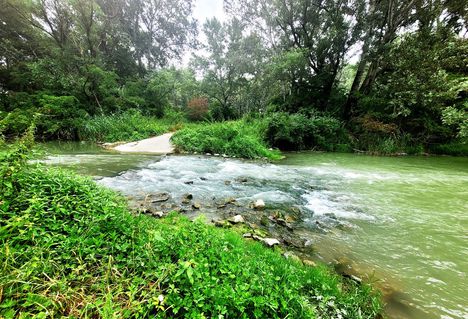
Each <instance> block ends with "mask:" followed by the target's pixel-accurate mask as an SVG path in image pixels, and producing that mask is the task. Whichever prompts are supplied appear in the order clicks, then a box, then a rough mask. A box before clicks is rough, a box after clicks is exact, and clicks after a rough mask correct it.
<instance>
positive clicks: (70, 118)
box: [36, 94, 88, 140]
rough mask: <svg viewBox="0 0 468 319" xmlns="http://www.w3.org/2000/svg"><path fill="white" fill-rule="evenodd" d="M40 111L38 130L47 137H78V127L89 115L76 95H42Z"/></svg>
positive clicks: (42, 135)
mask: <svg viewBox="0 0 468 319" xmlns="http://www.w3.org/2000/svg"><path fill="white" fill-rule="evenodd" d="M38 112H40V115H38V117H37V120H36V126H37V130H38V133H39V135H40V136H41V137H42V138H45V139H52V138H55V139H66V140H71V139H76V137H77V128H78V127H79V126H80V125H81V123H83V122H84V121H85V120H86V118H87V116H88V114H87V113H86V112H85V111H84V110H83V109H81V108H80V104H79V102H78V100H77V99H76V98H75V97H74V96H50V95H45V94H44V95H41V96H40V98H39V109H38Z"/></svg>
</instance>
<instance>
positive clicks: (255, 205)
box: [253, 199, 265, 210]
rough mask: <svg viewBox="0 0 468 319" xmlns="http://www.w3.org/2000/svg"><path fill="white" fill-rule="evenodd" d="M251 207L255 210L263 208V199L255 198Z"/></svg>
mask: <svg viewBox="0 0 468 319" xmlns="http://www.w3.org/2000/svg"><path fill="white" fill-rule="evenodd" d="M253 208H254V209H256V210H262V209H264V208H265V202H264V201H263V199H257V200H256V201H255V202H254V203H253Z"/></svg>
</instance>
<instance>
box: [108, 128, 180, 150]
mask: <svg viewBox="0 0 468 319" xmlns="http://www.w3.org/2000/svg"><path fill="white" fill-rule="evenodd" d="M173 134H174V133H166V134H163V135H159V136H155V137H150V138H147V139H144V140H141V141H136V142H131V143H126V144H121V145H118V146H116V147H114V148H113V149H114V150H116V151H119V152H123V153H152V154H170V153H174V146H173V145H172V143H171V137H172V135H173Z"/></svg>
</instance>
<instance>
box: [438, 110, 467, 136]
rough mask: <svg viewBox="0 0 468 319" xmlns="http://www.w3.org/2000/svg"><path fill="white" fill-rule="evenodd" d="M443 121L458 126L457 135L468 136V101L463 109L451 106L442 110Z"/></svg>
mask: <svg viewBox="0 0 468 319" xmlns="http://www.w3.org/2000/svg"><path fill="white" fill-rule="evenodd" d="M442 122H443V123H444V124H446V125H451V126H455V127H456V128H457V137H459V138H465V139H466V138H468V102H465V104H464V105H463V109H457V108H455V107H453V106H449V107H447V108H445V109H444V110H443V111H442Z"/></svg>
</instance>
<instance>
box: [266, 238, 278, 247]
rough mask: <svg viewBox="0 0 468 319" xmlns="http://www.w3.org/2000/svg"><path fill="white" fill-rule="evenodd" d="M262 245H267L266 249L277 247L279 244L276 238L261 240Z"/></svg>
mask: <svg viewBox="0 0 468 319" xmlns="http://www.w3.org/2000/svg"><path fill="white" fill-rule="evenodd" d="M262 241H263V243H264V244H265V245H267V246H268V247H273V246H275V245H279V244H280V242H279V240H278V239H276V238H263V240H262Z"/></svg>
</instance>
